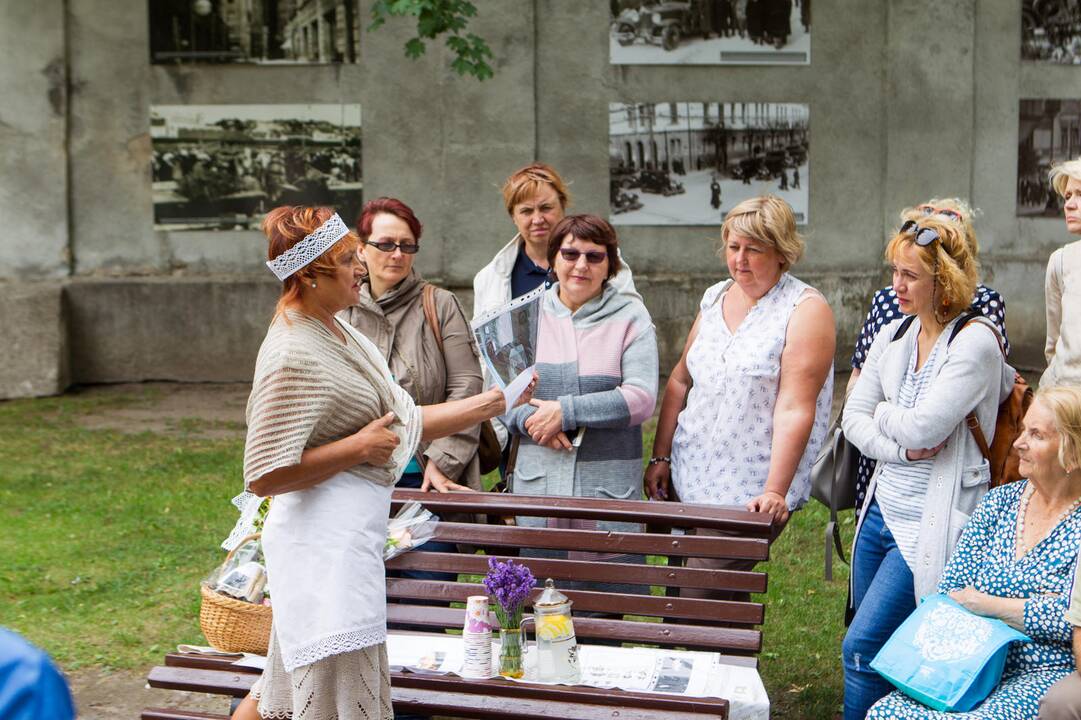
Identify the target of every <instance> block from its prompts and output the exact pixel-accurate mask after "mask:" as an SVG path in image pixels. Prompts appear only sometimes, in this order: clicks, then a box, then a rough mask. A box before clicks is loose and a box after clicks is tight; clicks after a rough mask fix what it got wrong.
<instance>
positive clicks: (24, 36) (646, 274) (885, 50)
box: [0, 0, 1081, 397]
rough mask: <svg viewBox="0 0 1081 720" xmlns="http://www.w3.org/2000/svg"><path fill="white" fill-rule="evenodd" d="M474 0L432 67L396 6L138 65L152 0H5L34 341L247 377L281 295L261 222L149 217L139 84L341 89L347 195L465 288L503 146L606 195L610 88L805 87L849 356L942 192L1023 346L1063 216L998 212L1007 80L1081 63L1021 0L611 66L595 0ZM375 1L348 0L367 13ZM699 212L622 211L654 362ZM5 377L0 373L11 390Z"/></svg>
mask: <svg viewBox="0 0 1081 720" xmlns="http://www.w3.org/2000/svg"><path fill="white" fill-rule="evenodd" d="M477 5H478V8H479V16H478V17H477V18H476V19H475V20H474V21H473V23H472V24H471V26H470V29H471V30H472V31H474V32H477V33H478V34H480V35H482V36H484V37H485V38H487V40H488V41H489V43H490V45H491V46H492V49H493V50H494V51H495V54H496V60H495V63H494V67H495V69H496V76H495V78H494V79H493V80H490V81H487V82H484V83H478V82H477V81H476V80H474V79H472V78H460V77H458V76H457V75H455V74H454V73H453V72H452V71H450V70H449V69H448V68H447V61H448V53H447V51H446V50H445V49H444V48H443V45H442V43H441V42H439V43H435V44H429V47H428V52H427V54H426V55H425V56H424V57H423V58H421V59H420V60H419V61H417V62H412V61H409V60H407V59H406V58H405V57H404V54H403V51H402V44H403V43H404V41H405V40H406V39H407V38H408V37H409V36H410V33H411V30H412V27H411V23H410V22H409V21H406V20H401V21H392V22H389V23H388V24H387V25H386V26H385V27H384V28H383V29H381V30H380V31H379V32H377V33H368V32H365V33H364V34H363V35H362V37H361V61H360V62H359V63H358V64H357V65H355V66H351V65H342V66H306V67H302V66H294V67H288V66H285V67H275V68H265V67H254V66H249V67H245V66H216V67H215V66H208V67H164V66H151V65H150V64H149V59H148V56H149V50H148V38H147V32H148V31H147V6H146V0H120V1H118V0H113V1H112V2H109V1H107V0H79V2H62V1H61V0H37V1H36V2H31V1H30V0H0V18H2V22H0V47H4V48H5V49H6V50H8V52H7V53H6V54H5V55H6V57H8V58H9V60H8V61H7V62H5V63H4V65H3V66H2V67H0V78H2V79H3V87H4V88H5V100H6V102H4V103H2V104H0V217H3V218H4V220H5V222H4V223H3V224H2V226H0V282H3V283H4V285H5V287H6V290H5V292H8V293H9V294H10V293H12V292H15V291H16V290H17V289H18V287H17V286H21V285H22V284H23V283H26V282H31V281H42V280H48V279H54V278H69V279H68V280H67V281H66V282H67V283H68V287H67V291H66V293H67V307H68V308H69V311H70V322H69V323H68V325H67V327H68V328H69V329H68V331H67V332H68V333H69V335H70V342H66V343H64V344H62V345H55V344H49V343H44V344H42V345H41V346H40V348H39V349H36V350H32V351H31V355H40V359H41V361H42V362H40V363H38V364H39V366H46V367H53V366H54V365H55V366H57V367H60V366H61V365H62V364H63V363H60V362H58V360H57V357H55V356H56V354H57V353H67V352H68V350H67V349H64V348H68V347H70V353H71V357H70V359H71V363H70V377H71V378H72V380H73V381H77V382H114V381H122V380H140V379H149V378H169V379H177V380H201V379H205V380H242V379H246V378H248V377H249V376H250V372H251V366H252V363H253V361H254V354H255V350H256V349H257V347H258V344H259V341H260V339H261V336H262V332H263V328H265V325H266V320H267V319H268V318H269V316H270V313H271V311H272V306H273V295H274V283H273V281H272V279H271V278H270V276H269V274H267V273H266V271H265V269H264V268H263V266H262V260H263V252H264V248H263V241H262V238H261V237H259V235H258V234H257V233H251V232H247V233H245V232H222V233H192V232H184V233H180V232H159V231H155V230H154V229H153V212H152V206H151V188H150V168H149V165H150V151H151V147H150V139H149V116H148V112H149V107H150V106H151V105H154V104H185V103H194V104H198V103H286V102H288V103H307V102H350V103H354V102H359V103H360V104H361V105H362V108H363V127H364V183H365V195H366V196H367V197H375V196H377V195H380V194H392V195H396V196H399V197H401V198H403V199H405V200H406V201H407V202H409V203H410V204H411V205H413V206H414V208H415V209H416V210H417V212H418V214H419V215H420V217H421V219H422V220H423V221H424V223H425V236H424V248H425V249H424V251H423V252H422V253H421V255H420V256H419V258H418V261H417V262H418V267H419V269H420V270H421V271H422V272H423V273H424V274H425V275H426V276H429V277H432V278H437V279H439V280H441V281H442V282H444V283H445V284H446V285H448V286H450V287H453V288H456V289H466V288H468V286H469V284H470V282H471V279H472V276H473V273H474V272H475V271H476V270H477V269H478V268H479V267H480V266H481V265H483V264H484V263H485V262H486V261H487V260H488V259H489V258H490V257H491V255H492V253H493V252H494V251H495V250H496V249H497V248H499V247H500V246H501V245H502V244H503V243H505V242H506V241H507V240H508V239H509V238H510V236H511V235H512V234H513V227H512V225H511V223H510V221H509V219H508V218H507V216H506V214H505V212H504V210H503V207H502V203H501V199H500V196H499V186H500V184H501V183H502V180H503V179H504V178H505V176H506V175H507V174H508V173H509V172H510V171H512V170H513V169H515V168H516V167H518V166H520V165H522V164H524V163H526V162H528V161H531V160H533V159H534V158H537V159H541V160H545V161H547V162H551V163H552V164H554V165H555V166H556V167H557V168H559V169H560V171H561V172H562V173H563V174H564V175H565V177H566V178H567V179H568V180H569V181H571V183H572V185H571V191H572V194H573V196H574V205H573V208H574V209H575V210H577V211H580V212H597V213H601V214H605V213H606V212H607V199H608V178H607V175H608V150H607V148H608V142H607V132H608V127H607V122H608V103H609V102H632V101H645V102H649V101H657V102H661V101H690V102H696V101H721V102H801V103H807V104H809V105H810V111H811V131H810V137H811V148H810V164H811V173H810V174H811V181H810V202H811V208H810V218H811V224H810V225H809V226H808V227H807V228H806V231H807V235H808V253H807V257H806V259H805V260H804V261H803V263H801V265H800V266H798V267H797V269H796V274H797V275H799V276H801V277H803V278H804V279H806V280H808V281H809V282H811V283H813V284H815V285H816V286H818V287H820V288H821V289H822V290H823V291H824V292H825V293H826V295H827V296H828V297H829V299H830V301H831V303H832V304H833V307H834V310H835V314H836V315H837V319H838V328H839V340H840V345H839V354H840V356H841V357H843V356H844V355H845V354H847V352H849V351H850V349H851V344H852V340H853V338H854V335H855V332H856V331H857V329H858V326H859V323H860V320H861V319H862V314H863V312H864V310H865V305H866V302H867V300H868V299H869V296H870V294H871V292H872V291H873V290H874V289H875V288H876V287H878V286H880V285H881V284H883V282H884V280H885V278H886V276H885V273H884V268H883V263H882V259H881V255H882V248H883V245H884V241H885V237H886V233H887V232H888V231H889V229H890V228H891V227H893V226H894V224H895V221H896V217H897V213H898V211H899V210H900V209H901V208H902V207H904V206H906V205H911V204H913V203H916V202H919V201H921V200H924V199H926V198H929V197H933V196H943V195H959V196H962V197H966V196H967V197H970V198H971V199H972V202H973V204H974V205H975V206H976V207H979V208H981V209H982V210H983V215H982V217H980V218H979V219H978V222H977V229H978V231H979V234H980V239H981V244H982V247H983V250H984V253H983V256H982V257H983V265H984V273H985V277H986V279H987V281H988V283H989V284H991V285H992V286H993V287H995V288H996V289H998V290H999V291H1001V292H1002V293H1003V294H1004V295H1005V296H1006V297H1007V298H1008V300H1009V314H1008V318H1009V329H1010V335H1011V340H1012V341H1013V343H1014V347H1015V356H1014V358H1015V361H1016V362H1018V363H1019V364H1023V365H1028V366H1039V365H1040V364H1041V362H1042V360H1041V349H1042V344H1043V320H1042V318H1043V294H1042V273H1043V266H1044V264H1045V262H1046V258H1047V255H1048V254H1049V253H1050V251H1051V250H1052V249H1053V248H1054V247H1056V246H1057V245H1059V244H1061V243H1062V242H1063V241H1064V240H1066V239H1067V237H1066V235H1065V232H1064V229H1063V227H1062V223H1061V222H1060V221H1059V220H1054V219H1019V218H1016V217H1015V215H1014V197H1015V191H1014V187H1015V178H1016V165H1017V159H1016V157H1017V115H1018V100H1019V99H1020V98H1021V97H1077V96H1078V95H1079V91H1081V75H1079V74H1078V71H1077V70H1076V69H1074V68H1070V67H1051V66H1044V65H1035V64H1029V63H1022V62H1021V61H1020V59H1019V44H1020V11H1019V7H1018V5H1017V3H1013V2H1011V3H1003V2H996V1H995V0H956V1H955V2H937V1H936V2H932V1H931V0H866V1H865V2H859V3H826V2H820V3H816V5H815V10H814V13H815V14H814V20H813V28H812V32H813V36H812V64H811V65H810V66H805V67H761V66H759V67H751V66H745V67H708V66H685V67H677V66H671V67H663V66H612V65H610V64H609V63H608V50H607V46H608V40H607V37H608V3H605V2H579V1H578V0H478V1H477ZM370 6H371V0H360V12H361V17H362V18H364V22H365V24H367V18H368V17H369V13H370ZM717 234H718V229H717V228H716V227H633V228H632V227H628V228H625V229H623V230H622V231H621V238H622V242H623V251H624V255H625V257H626V259H627V260H628V262H629V264H630V265H631V266H632V268H633V269H634V271H635V274H636V277H637V278H638V280H637V282H638V284H639V285H640V287H641V288H642V289H643V292H644V295H645V297H646V301H647V304H648V305H649V306H650V309H651V311H652V312H653V314H654V317H655V319H656V321H657V324H658V329H659V331H660V338H661V347H662V360H661V365H662V367H663V368H667V367H670V366H671V364H672V363H673V362H674V361H675V359H676V357H677V355H678V352H679V349H680V348H681V346H682V342H683V337H684V336H685V333H686V331H687V329H688V328H689V325H690V322H691V320H692V319H693V316H694V312H695V309H696V304H697V300H698V298H699V297H700V295H701V291H702V290H703V289H704V288H705V287H707V286H708V285H709V284H711V283H713V282H715V281H717V280H718V279H719V278H720V277H722V275H723V272H722V268H721V263H720V261H719V260H718V259H717V258H716V256H715V255H714V243H715V240H716V236H717ZM3 279H6V281H4V280H3ZM6 296H7V295H5V297H6ZM469 296H470V293H469V292H468V291H466V292H464V293H463V300H465V301H466V302H467V303H468V301H469V300H470V299H471V298H470V297H469ZM20 297H21V296H20ZM13 317H15V316H13ZM8 322H9V323H11V322H14V320H13V319H9V321H8ZM65 357H66V356H65ZM56 377H57V378H59V379H58V380H57V381H55V382H53V386H54V387H53V389H52V390H49V391H50V392H55V391H56V390H57V389H58V387H59V384H60V383H62V382H64V380H63V379H62V378H63V377H66V375H64V374H63V373H61V374H57V375H56ZM13 382H14V381H12V380H10V379H8V378H6V377H5V378H4V380H3V381H2V382H0V397H3V396H12V395H16V394H19V391H17V390H15V389H14V388H15V387H16V386H15V385H14V384H13ZM45 385H48V383H46V384H45ZM20 387H24V388H25V387H27V386H26V385H25V384H24V385H22V386H20ZM34 387H44V386H43V385H40V384H38V385H35V386H34ZM34 392H39V391H34ZM23 394H26V393H25V391H23Z"/></svg>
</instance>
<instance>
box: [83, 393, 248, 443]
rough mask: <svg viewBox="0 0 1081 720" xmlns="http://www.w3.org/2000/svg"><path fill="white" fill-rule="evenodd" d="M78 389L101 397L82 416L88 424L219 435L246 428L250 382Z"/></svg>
mask: <svg viewBox="0 0 1081 720" xmlns="http://www.w3.org/2000/svg"><path fill="white" fill-rule="evenodd" d="M74 392H76V393H78V394H80V395H84V396H87V397H91V398H96V399H101V400H102V404H101V409H100V410H98V411H95V412H94V413H93V414H89V415H84V416H81V417H80V418H79V420H78V422H79V424H80V425H81V426H82V427H85V428H87V429H89V430H115V431H118V432H125V433H140V432H152V433H163V434H166V435H170V434H172V435H180V434H183V435H188V436H191V435H197V436H200V437H208V438H218V437H235V436H237V435H243V434H244V409H245V407H246V406H247V403H248V394H249V393H250V392H251V384H250V383H165V382H159V383H122V384H118V385H89V386H85V387H81V388H77V389H76V390H75V391H74ZM114 401H115V402H114Z"/></svg>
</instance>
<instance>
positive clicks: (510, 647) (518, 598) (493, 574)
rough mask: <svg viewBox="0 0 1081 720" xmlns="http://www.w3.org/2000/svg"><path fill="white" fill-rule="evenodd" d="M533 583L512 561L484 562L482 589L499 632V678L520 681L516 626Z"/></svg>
mask: <svg viewBox="0 0 1081 720" xmlns="http://www.w3.org/2000/svg"><path fill="white" fill-rule="evenodd" d="M534 583H535V579H534V577H533V573H532V572H531V571H530V569H529V568H528V567H526V566H525V565H518V564H515V562H514V561H513V560H508V561H507V562H499V561H498V560H496V559H495V558H489V559H488V574H487V575H486V576H485V577H484V587H485V589H487V590H488V594H489V595H491V597H492V600H493V603H492V604H493V605H494V606H495V616H496V617H497V618H499V626H500V628H501V630H500V631H499V640H500V652H499V674H500V675H505V676H507V677H515V678H519V677H522V674H523V671H522V636H521V630H520V629H519V626H520V625H521V624H522V607H523V606H524V605H525V601H526V598H528V597H529V595H530V593H531V592H532V591H533V585H534Z"/></svg>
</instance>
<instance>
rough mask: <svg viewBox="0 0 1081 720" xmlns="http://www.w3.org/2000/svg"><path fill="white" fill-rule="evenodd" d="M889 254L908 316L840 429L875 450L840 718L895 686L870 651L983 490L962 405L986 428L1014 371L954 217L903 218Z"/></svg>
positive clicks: (981, 464) (878, 354)
mask: <svg viewBox="0 0 1081 720" xmlns="http://www.w3.org/2000/svg"><path fill="white" fill-rule="evenodd" d="M886 258H887V260H888V261H889V262H890V264H891V265H892V268H893V291H894V293H895V294H896V297H897V302H898V308H899V310H900V312H901V314H902V315H907V316H908V317H900V316H899V317H898V318H897V319H896V320H894V321H893V322H891V323H889V324H888V325H886V326H885V327H883V328H882V331H881V332H879V333H878V336H877V337H876V338H875V340H874V343H873V344H872V345H871V348H870V351H869V352H868V353H867V359H866V362H865V363H864V365H863V372H862V373H861V374H860V376H859V379H858V380H857V381H856V384H855V386H854V388H853V389H852V393H851V396H850V397H849V399H848V402H847V404H846V405H845V409H844V413H843V416H842V426H843V428H844V433H845V437H846V438H847V439H848V440H849V441H850V442H851V443H852V444H853V445H855V446H856V448H857V449H858V450H859V451H860V452H861V453H862V454H863V455H865V456H866V457H868V458H870V459H872V460H875V461H877V465H876V466H875V469H874V474H873V475H872V476H871V479H870V484H869V487H868V489H867V492H866V497H865V498H864V500H863V504H862V506H861V508H860V513H859V522H858V523H857V527H856V540H855V543H854V547H853V553H852V555H853V557H852V574H851V597H852V603H853V607H854V608H855V616H854V618H853V620H852V624H851V625H850V626H849V629H848V633H847V634H846V635H845V639H844V643H843V646H842V655H843V662H844V676H845V697H844V717H845V720H862V718H863V717H864V716H865V715H866V713H867V710H868V708H869V707H870V706H871V705H873V704H874V703H875V702H876V701H877V700H878V699H879V698H881V697H882V696H884V695H886V694H887V693H888V692H889V691H890V689H891V687H892V686H891V685H890V684H889V682H887V681H886V680H884V679H883V678H882V677H880V676H879V675H878V674H877V673H875V672H874V671H873V670H871V669H870V667H869V665H868V660H869V659H870V658H873V657H874V656H875V655H876V654H877V653H878V651H879V649H881V647H882V645H883V644H884V643H885V641H886V640H887V639H888V638H889V636H890V635H891V634H892V633H893V631H894V630H896V629H897V627H898V626H900V624H901V623H902V622H903V621H904V619H905V618H906V617H907V616H908V615H909V614H910V613H911V612H912V610H914V609H915V607H916V601H917V599H918V598H920V597H922V596H924V595H926V594H927V593H929V592H933V591H934V588H935V587H936V585H937V583H938V580H939V576H940V575H941V572H942V568H943V567H944V566H945V564H946V560H947V558H949V556H950V553H951V552H952V550H953V546H954V543H955V542H956V539H957V537H958V535H959V534H960V532H961V528H962V527H963V526H964V524H965V522H966V521H967V520H968V517H969V514H970V513H971V512H972V510H973V508H975V506H976V504H977V503H978V502H979V500H980V498H981V497H982V496H983V494H984V493H985V492H986V491H987V488H988V485H989V483H990V475H991V473H990V466H989V465H988V462H987V460H986V459H984V457H983V454H982V452H981V451H980V448H979V446H978V445H977V444H976V441H975V439H974V437H973V435H972V433H971V432H970V431H969V428H968V427H967V425H966V423H965V416H966V415H967V414H968V413H969V412H975V414H976V417H977V419H978V422H979V425H980V427H981V428H982V429H983V432H984V435H985V436H988V435H993V434H994V430H995V420H996V418H997V416H998V406H999V403H1001V402H1002V400H1003V399H1005V397H1006V396H1007V395H1008V394H1009V392H1010V389H1011V388H1012V387H1013V377H1014V373H1013V369H1012V368H1010V367H1009V365H1007V364H1006V363H1005V360H1004V357H1003V353H1002V350H1001V348H1000V342H1001V341H1000V338H999V334H998V331H997V329H996V328H995V325H994V323H992V322H990V321H989V320H987V319H986V318H984V317H983V316H982V315H979V314H978V313H967V314H966V313H965V312H964V311H965V310H966V309H968V308H970V306H971V304H972V295H973V292H974V290H975V288H976V280H977V276H978V272H979V262H978V260H977V258H976V253H975V250H974V248H973V247H972V245H971V244H970V243H969V242H968V241H967V239H966V233H965V231H964V228H963V226H962V225H961V224H959V223H957V222H956V221H955V220H953V219H951V218H949V217H945V216H943V215H942V214H941V213H933V214H930V215H926V216H923V217H921V218H920V219H918V220H916V219H907V220H905V222H904V223H903V224H902V225H901V227H900V228H899V229H898V231H897V232H896V233H895V234H894V235H893V237H892V238H891V239H890V241H889V244H888V245H887V248H886ZM962 317H964V323H967V324H962ZM932 478H934V481H932Z"/></svg>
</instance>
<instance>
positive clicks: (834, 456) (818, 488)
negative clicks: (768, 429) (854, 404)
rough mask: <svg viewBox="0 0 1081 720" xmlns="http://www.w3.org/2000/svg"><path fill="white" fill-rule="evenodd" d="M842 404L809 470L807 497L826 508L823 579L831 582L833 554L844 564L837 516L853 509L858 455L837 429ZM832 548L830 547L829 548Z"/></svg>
mask: <svg viewBox="0 0 1081 720" xmlns="http://www.w3.org/2000/svg"><path fill="white" fill-rule="evenodd" d="M844 411H845V408H844V404H843V403H842V404H841V409H840V411H839V412H838V413H837V419H836V420H834V421H833V424H832V425H831V426H830V429H829V431H827V433H826V442H825V443H824V444H823V446H822V450H821V451H820V452H819V453H818V457H817V458H815V462H814V465H813V466H812V467H811V497H813V498H814V499H815V500H817V501H818V502H820V503H822V504H823V505H825V506H826V507H827V508H829V511H830V519H829V522H828V523H827V524H826V532H825V576H826V579H827V580H833V550H834V549H836V550H837V555H838V556H839V557H840V558H841V562H843V563H845V564H846V565H847V564H848V560H846V559H845V553H844V548H843V546H842V544H841V529H840V527H839V526H838V524H837V514H838V513H839V512H840V511H842V510H849V509H851V508H854V507H856V470H857V466H858V465H859V458H860V452H859V450H857V449H856V447H855V446H854V445H853V444H852V443H850V442H848V440H846V439H845V434H844V431H843V430H842V429H841V418H842V417H843V416H844ZM831 544H832V546H833V547H830V546H831Z"/></svg>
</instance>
